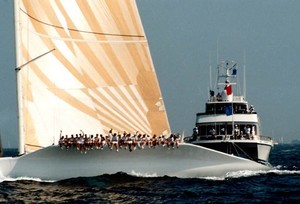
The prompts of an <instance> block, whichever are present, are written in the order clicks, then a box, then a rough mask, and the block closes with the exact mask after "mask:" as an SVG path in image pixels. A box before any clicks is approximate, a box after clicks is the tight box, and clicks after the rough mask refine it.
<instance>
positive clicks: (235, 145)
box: [232, 142, 254, 161]
mask: <svg viewBox="0 0 300 204" xmlns="http://www.w3.org/2000/svg"><path fill="white" fill-rule="evenodd" d="M232 145H233V146H234V148H235V147H237V148H238V149H239V150H241V151H242V152H243V153H244V154H245V155H246V156H247V157H248V158H249V159H251V160H252V161H254V159H253V158H252V157H250V156H249V155H248V154H247V153H246V152H245V151H244V150H243V149H242V148H241V147H240V146H239V145H237V144H235V143H234V142H233V143H232ZM237 153H238V152H237Z"/></svg>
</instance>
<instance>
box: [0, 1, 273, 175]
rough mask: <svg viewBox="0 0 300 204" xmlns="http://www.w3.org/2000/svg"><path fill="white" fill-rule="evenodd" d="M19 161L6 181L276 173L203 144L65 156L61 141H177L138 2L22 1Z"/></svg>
mask: <svg viewBox="0 0 300 204" xmlns="http://www.w3.org/2000/svg"><path fill="white" fill-rule="evenodd" d="M14 7H15V33H16V64H17V67H16V69H15V70H16V75H17V93H18V110H19V112H18V119H19V156H17V157H4V158H1V159H0V174H2V176H4V177H14V178H15V177H34V178H41V179H51V180H60V179H66V178H72V177H81V176H97V175H101V174H114V173H117V172H125V173H128V174H135V175H154V176H164V175H168V176H177V177H203V176H224V175H226V173H227V172H230V171H239V170H267V169H269V168H270V167H269V166H267V165H263V164H260V163H257V162H255V161H252V160H249V159H245V158H241V157H238V156H236V155H231V154H227V153H224V152H220V151H216V150H213V149H209V148H206V147H201V146H199V145H197V144H192V143H185V142H182V143H180V144H179V147H178V148H175V149H170V150H169V149H168V148H165V147H163V146H157V147H156V148H155V149H153V148H145V149H143V150H135V151H128V150H126V149H120V151H118V152H117V151H112V150H111V149H109V148H105V149H103V150H100V149H91V150H89V151H88V152H87V153H81V152H80V151H78V150H77V149H68V150H66V149H61V148H60V146H59V145H58V142H59V139H60V137H61V134H63V135H71V134H76V133H78V132H81V131H82V132H84V133H85V134H87V135H91V134H96V133H99V134H109V131H110V130H111V129H113V130H114V131H115V132H123V131H127V132H136V131H139V132H141V133H143V134H147V135H154V134H157V135H169V134H170V133H171V130H170V126H169V121H168V118H167V114H166V110H165V107H164V101H163V98H162V94H161V91H160V87H159V83H158V80H157V76H156V72H155V69H154V66H153V62H152V59H151V55H150V51H149V45H148V41H147V38H146V34H145V32H144V30H143V26H142V22H141V19H140V16H139V12H138V8H137V5H136V2H135V0H127V1H124V0H114V1H110V0H101V1H99V0H90V1H85V0H77V1H69V0H53V1H40V0H15V1H14Z"/></svg>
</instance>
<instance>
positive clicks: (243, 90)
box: [243, 50, 246, 100]
mask: <svg viewBox="0 0 300 204" xmlns="http://www.w3.org/2000/svg"><path fill="white" fill-rule="evenodd" d="M243 81H244V85H243V87H244V90H243V92H244V98H245V100H246V51H245V50H244V80H243Z"/></svg>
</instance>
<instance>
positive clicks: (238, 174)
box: [0, 169, 300, 184]
mask: <svg viewBox="0 0 300 204" xmlns="http://www.w3.org/2000/svg"><path fill="white" fill-rule="evenodd" d="M263 175H300V170H282V169H272V170H267V171H265V170H259V171H253V170H243V171H234V172H228V173H227V174H226V176H220V177H217V176H208V177H198V178H191V179H203V180H215V181H223V180H228V179H239V178H247V177H256V176H263ZM120 177H122V178H121V180H124V179H125V181H130V180H132V179H134V180H136V179H143V178H149V179H151V178H161V176H158V175H157V174H155V173H152V174H145V173H139V172H135V171H132V172H131V173H130V174H126V173H124V172H119V173H116V174H103V175H99V176H95V177H78V178H71V179H65V180H60V181H56V180H43V179H40V178H33V177H18V178H11V177H4V176H2V175H0V183H2V182H16V181H35V182H45V183H54V182H59V183H65V184H66V183H73V182H74V181H75V180H76V181H78V179H79V180H95V179H96V180H99V179H100V180H103V179H104V180H106V181H107V179H108V180H111V181H120ZM164 177H169V176H164ZM174 178H176V179H181V178H177V177H174ZM76 183H77V182H76Z"/></svg>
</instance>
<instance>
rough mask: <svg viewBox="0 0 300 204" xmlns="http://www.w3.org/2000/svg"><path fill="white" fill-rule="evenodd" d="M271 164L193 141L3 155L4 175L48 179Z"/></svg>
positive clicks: (197, 173)
mask: <svg viewBox="0 0 300 204" xmlns="http://www.w3.org/2000/svg"><path fill="white" fill-rule="evenodd" d="M268 169H270V167H268V166H265V165H262V164H259V163H256V162H253V161H250V160H247V159H243V158H239V157H236V156H232V155H228V154H225V153H222V152H218V151H214V150H211V149H207V148H204V147H199V146H196V145H193V144H180V146H179V148H175V149H170V150H168V148H166V147H161V146H158V147H156V148H155V149H148V148H145V149H143V150H139V149H138V150H135V151H132V152H130V151H129V150H125V149H120V151H119V152H116V151H115V150H110V149H108V148H105V149H104V150H97V149H95V150H89V151H88V152H87V153H86V154H85V153H83V154H82V153H80V151H78V150H76V149H71V150H66V149H64V150H62V149H60V147H58V146H49V147H47V148H44V149H41V150H38V151H36V152H33V153H29V154H26V155H23V156H21V157H18V158H1V159H0V170H1V173H2V175H3V176H8V177H13V178H17V177H31V178H40V179H45V180H61V179H67V178H74V177H90V176H97V175H102V174H114V173H117V172H125V173H128V174H137V175H143V176H146V175H152V176H164V175H168V176H176V177H180V178H191V177H193V178H195V177H207V176H226V173H228V172H232V171H239V170H268Z"/></svg>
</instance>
